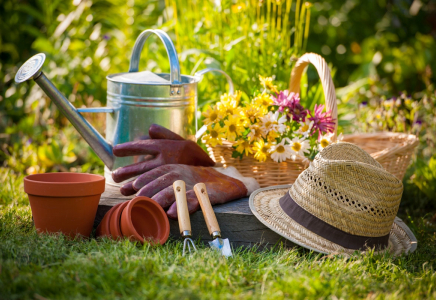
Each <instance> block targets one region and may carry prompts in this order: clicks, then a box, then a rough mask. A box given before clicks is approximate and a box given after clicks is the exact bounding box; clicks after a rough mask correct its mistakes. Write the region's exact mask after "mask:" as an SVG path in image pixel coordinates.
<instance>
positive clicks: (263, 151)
mask: <svg viewBox="0 0 436 300" xmlns="http://www.w3.org/2000/svg"><path fill="white" fill-rule="evenodd" d="M270 148H271V146H270V145H268V144H265V142H264V141H263V140H259V141H258V142H255V143H254V147H253V150H254V151H255V152H256V153H255V154H254V158H255V159H257V160H258V161H260V162H262V161H266V159H267V158H268V152H269V149H270Z"/></svg>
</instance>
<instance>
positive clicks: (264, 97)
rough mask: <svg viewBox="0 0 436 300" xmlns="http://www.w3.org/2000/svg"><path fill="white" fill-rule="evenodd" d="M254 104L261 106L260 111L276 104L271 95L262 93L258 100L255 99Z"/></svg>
mask: <svg viewBox="0 0 436 300" xmlns="http://www.w3.org/2000/svg"><path fill="white" fill-rule="evenodd" d="M253 102H254V104H255V105H257V106H259V107H260V109H262V108H263V109H267V108H268V106H271V105H272V104H273V103H274V101H273V99H272V98H271V95H269V94H267V93H262V94H260V95H258V96H257V97H256V98H254V99H253Z"/></svg>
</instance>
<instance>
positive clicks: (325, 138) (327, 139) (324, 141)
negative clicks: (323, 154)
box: [318, 133, 333, 151]
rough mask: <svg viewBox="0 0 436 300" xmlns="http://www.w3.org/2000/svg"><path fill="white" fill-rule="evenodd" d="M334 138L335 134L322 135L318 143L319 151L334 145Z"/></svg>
mask: <svg viewBox="0 0 436 300" xmlns="http://www.w3.org/2000/svg"><path fill="white" fill-rule="evenodd" d="M332 137H333V133H326V134H324V135H322V136H321V138H320V139H319V142H318V150H319V151H322V150H323V149H324V148H325V147H327V146H328V145H330V144H332V143H333V141H332Z"/></svg>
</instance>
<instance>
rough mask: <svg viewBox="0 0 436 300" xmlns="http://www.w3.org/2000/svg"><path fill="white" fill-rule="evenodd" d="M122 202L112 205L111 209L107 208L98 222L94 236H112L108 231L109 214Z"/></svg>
mask: <svg viewBox="0 0 436 300" xmlns="http://www.w3.org/2000/svg"><path fill="white" fill-rule="evenodd" d="M121 204H122V203H118V204H117V205H115V206H113V207H112V208H111V209H109V210H108V212H107V213H106V214H105V215H104V217H103V219H102V220H101V222H100V224H98V226H97V230H96V231H95V236H96V237H103V236H106V237H109V238H110V237H112V235H111V231H110V220H111V216H112V214H113V213H114V211H115V210H116V209H117V208H118V207H119V206H120V205H121Z"/></svg>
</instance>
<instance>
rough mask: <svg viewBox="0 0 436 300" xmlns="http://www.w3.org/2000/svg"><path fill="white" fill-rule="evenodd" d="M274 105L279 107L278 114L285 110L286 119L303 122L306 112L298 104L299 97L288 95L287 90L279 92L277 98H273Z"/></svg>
mask: <svg viewBox="0 0 436 300" xmlns="http://www.w3.org/2000/svg"><path fill="white" fill-rule="evenodd" d="M273 100H274V105H276V106H279V112H283V111H285V110H286V112H287V115H288V118H291V116H292V119H293V120H295V121H305V119H306V116H307V110H306V109H305V108H304V107H303V106H302V105H301V104H300V96H299V95H298V94H296V93H293V92H292V93H289V91H288V90H284V91H281V92H280V93H279V94H278V95H277V97H273Z"/></svg>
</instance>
